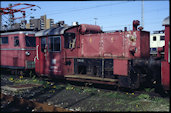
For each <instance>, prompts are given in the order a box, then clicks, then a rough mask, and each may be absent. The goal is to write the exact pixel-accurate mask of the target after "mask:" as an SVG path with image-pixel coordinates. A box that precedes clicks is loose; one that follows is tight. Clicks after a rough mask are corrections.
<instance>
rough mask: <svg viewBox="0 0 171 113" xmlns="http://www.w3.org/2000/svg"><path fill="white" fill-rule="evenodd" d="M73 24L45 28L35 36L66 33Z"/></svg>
mask: <svg viewBox="0 0 171 113" xmlns="http://www.w3.org/2000/svg"><path fill="white" fill-rule="evenodd" d="M71 27H73V26H65V27H64V26H62V27H61V26H59V27H55V28H50V29H45V30H41V31H39V32H37V33H36V34H35V36H47V35H61V34H64V32H65V30H67V29H69V28H71Z"/></svg>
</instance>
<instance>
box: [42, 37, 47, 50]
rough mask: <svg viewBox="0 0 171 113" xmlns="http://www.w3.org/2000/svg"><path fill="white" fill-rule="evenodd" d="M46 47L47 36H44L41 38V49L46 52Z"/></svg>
mask: <svg viewBox="0 0 171 113" xmlns="http://www.w3.org/2000/svg"><path fill="white" fill-rule="evenodd" d="M45 48H46V38H45V37H43V38H41V51H42V52H45V51H44V50H45Z"/></svg>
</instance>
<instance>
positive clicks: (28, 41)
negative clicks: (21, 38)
mask: <svg viewBox="0 0 171 113" xmlns="http://www.w3.org/2000/svg"><path fill="white" fill-rule="evenodd" d="M25 41H26V46H27V47H36V38H35V37H30V36H26V37H25Z"/></svg>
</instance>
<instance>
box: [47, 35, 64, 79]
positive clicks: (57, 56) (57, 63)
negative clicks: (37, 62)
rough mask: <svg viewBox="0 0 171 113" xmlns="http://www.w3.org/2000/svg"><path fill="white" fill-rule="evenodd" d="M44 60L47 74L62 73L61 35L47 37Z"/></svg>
mask: <svg viewBox="0 0 171 113" xmlns="http://www.w3.org/2000/svg"><path fill="white" fill-rule="evenodd" d="M45 60H46V62H47V64H46V65H47V66H48V67H47V71H48V72H47V73H48V74H50V75H55V76H60V75H62V56H61V36H49V37H48V52H47V56H45Z"/></svg>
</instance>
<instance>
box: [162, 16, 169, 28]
mask: <svg viewBox="0 0 171 113" xmlns="http://www.w3.org/2000/svg"><path fill="white" fill-rule="evenodd" d="M162 25H163V26H164V25H170V16H168V17H166V18H165V19H164V20H163V23H162Z"/></svg>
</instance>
